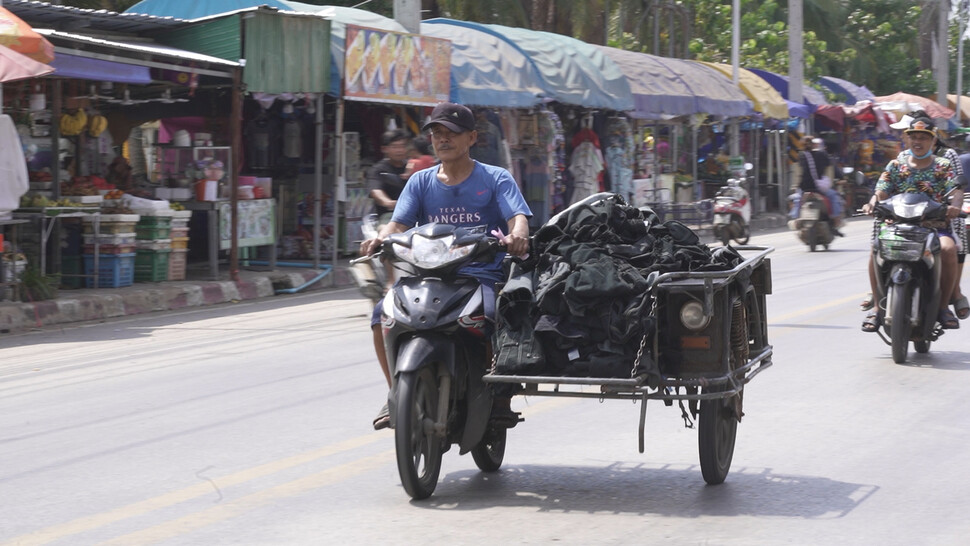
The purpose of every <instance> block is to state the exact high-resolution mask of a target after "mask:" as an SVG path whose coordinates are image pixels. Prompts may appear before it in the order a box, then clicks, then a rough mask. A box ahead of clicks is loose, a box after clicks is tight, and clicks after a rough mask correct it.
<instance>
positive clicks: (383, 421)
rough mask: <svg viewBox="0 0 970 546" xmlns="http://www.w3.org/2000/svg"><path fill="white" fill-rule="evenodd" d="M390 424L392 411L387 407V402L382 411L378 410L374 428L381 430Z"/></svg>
mask: <svg viewBox="0 0 970 546" xmlns="http://www.w3.org/2000/svg"><path fill="white" fill-rule="evenodd" d="M389 426H391V412H390V411H389V410H388V409H387V404H384V407H383V408H381V411H379V412H377V417H375V418H374V430H381V429H382V428H387V427H389Z"/></svg>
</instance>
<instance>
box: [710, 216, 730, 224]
mask: <svg viewBox="0 0 970 546" xmlns="http://www.w3.org/2000/svg"><path fill="white" fill-rule="evenodd" d="M714 223H715V224H730V223H731V215H730V214H715V215H714Z"/></svg>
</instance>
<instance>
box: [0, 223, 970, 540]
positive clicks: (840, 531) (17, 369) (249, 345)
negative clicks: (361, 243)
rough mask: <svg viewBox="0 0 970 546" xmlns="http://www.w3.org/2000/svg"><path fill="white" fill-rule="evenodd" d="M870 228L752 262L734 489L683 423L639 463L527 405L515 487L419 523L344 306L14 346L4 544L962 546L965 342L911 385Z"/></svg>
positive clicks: (460, 494) (427, 512) (359, 331)
mask: <svg viewBox="0 0 970 546" xmlns="http://www.w3.org/2000/svg"><path fill="white" fill-rule="evenodd" d="M870 226H871V224H870V223H869V222H868V221H866V220H862V219H860V220H857V221H853V222H852V223H850V225H849V226H848V227H847V228H846V229H845V231H846V233H847V236H846V237H845V238H844V239H839V240H837V241H835V243H834V245H833V248H832V250H831V251H829V252H817V253H814V254H812V253H809V252H808V251H807V249H806V247H805V246H803V245H800V244H798V243H797V241H796V240H795V237H794V236H793V235H792V234H791V233H787V232H778V233H766V234H756V236H755V237H754V238H753V242H754V243H757V244H769V245H773V246H775V247H776V248H777V251H776V252H775V253H774V254H773V255H772V270H773V279H774V293H773V294H772V295H771V296H769V299H768V308H769V338H770V341H771V343H773V344H774V346H775V358H774V362H775V364H774V366H773V367H772V368H770V369H768V370H767V371H765V372H764V373H762V374H761V375H759V376H758V377H757V378H756V379H755V380H754V381H752V383H751V384H750V385H749V387H748V389H747V390H746V393H745V414H746V415H745V418H744V420H743V422H742V423H741V425H740V427H739V432H738V440H737V448H736V451H735V455H734V464H733V467H732V470H731V474H730V475H729V476H728V478H727V481H726V483H725V484H723V485H720V486H707V485H705V484H704V482H703V480H702V478H701V475H700V469H699V468H698V463H697V447H696V432H695V431H694V430H690V429H686V428H684V426H683V422H682V420H681V418H680V412H679V409H678V408H677V407H676V406H674V407H670V408H668V407H664V406H663V404H661V403H653V402H652V403H651V404H652V405H651V406H649V409H648V410H647V429H646V435H647V446H646V452H645V453H643V454H640V453H638V451H637V418H638V410H639V408H638V406H635V405H633V404H632V403H630V402H624V401H605V402H602V403H601V402H599V401H597V400H587V399H583V400H577V399H558V398H524V399H521V398H519V399H516V400H515V407H516V409H520V410H521V411H523V412H524V416H525V417H526V422H525V423H522V424H520V425H519V426H518V427H517V428H516V429H514V430H512V431H511V432H510V434H509V447H508V451H507V453H506V458H505V465H504V466H503V468H502V470H501V471H499V472H498V473H495V474H489V475H485V474H482V473H480V472H479V471H478V470H477V468H476V467H475V465H474V462H473V461H472V459H471V457H470V456H459V455H458V454H457V453H456V450H452V451H451V452H448V453H446V454H445V458H444V464H443V468H442V475H441V481H440V483H439V485H438V488H437V490H436V492H435V495H434V496H433V497H431V498H430V499H428V500H427V501H423V502H410V501H409V500H408V498H407V496H406V495H405V493H404V491H403V490H402V488H401V486H400V481H399V478H398V476H397V469H396V466H395V464H394V451H393V437H392V433H391V432H389V431H381V432H375V431H373V430H371V429H370V420H371V418H372V417H373V415H374V414H375V413H376V411H377V409H378V408H379V407H380V405H381V403H382V400H383V397H384V395H385V394H386V387H385V385H384V381H383V378H382V376H381V374H380V372H379V371H378V368H377V365H376V363H375V362H374V359H373V356H372V349H371V347H370V335H369V332H368V330H367V316H368V313H369V305H368V304H367V302H366V301H365V300H363V299H361V298H359V297H358V295H357V293H356V292H355V291H353V290H343V291H333V292H325V293H314V294H306V295H296V296H290V297H278V298H273V299H271V300H268V301H258V302H246V303H240V304H235V305H232V304H227V305H226V306H222V307H217V308H206V309H196V310H193V311H187V312H179V313H170V314H162V315H154V316H150V317H144V316H143V317H139V318H131V319H125V320H119V321H114V322H108V323H104V324H95V325H83V326H78V327H72V328H65V329H62V330H60V329H58V330H48V331H43V332H32V333H26V334H23V335H13V336H9V335H8V336H4V337H0V461H2V463H3V464H2V465H0V499H2V503H3V509H2V510H0V544H21V545H27V544H61V545H67V544H70V545H74V544H102V543H103V544H123V545H132V544H164V545H196V544H206V545H212V544H234V545H249V544H253V545H257V544H258V545H263V544H266V545H275V544H349V543H357V544H372V543H378V541H380V542H388V541H390V542H392V543H395V544H429V543H443V544H444V543H448V544H480V543H483V542H485V541H489V542H490V543H499V544H546V543H550V542H556V543H560V544H634V543H635V544H645V543H649V544H725V545H730V544H739V545H740V544H744V545H751V544H769V545H771V544H840V545H845V544H860V545H868V544H880V545H895V544H899V545H903V544H905V545H910V544H934V545H940V544H943V545H945V544H954V545H955V544H961V545H962V544H965V543H966V541H967V539H966V537H967V536H970V520H968V519H967V518H966V514H967V513H970V498H968V496H967V495H966V491H967V490H970V472H967V470H966V469H967V466H968V462H967V460H968V459H967V458H968V446H970V417H968V416H970V396H967V392H968V390H970V386H968V381H970V375H968V372H970V340H968V337H967V336H966V334H965V332H966V329H968V328H970V322H965V323H964V330H960V331H957V332H952V333H948V334H946V335H945V336H944V337H943V338H942V339H941V340H940V341H939V342H937V343H935V344H934V345H933V347H932V350H931V352H930V353H929V354H927V355H915V354H914V353H912V352H911V353H910V354H911V362H910V363H909V364H908V365H896V364H894V363H893V362H892V358H891V355H890V349H889V347H888V346H886V345H885V344H883V343H882V342H881V341H880V340H879V339H878V338H877V337H876V336H875V335H874V334H866V333H862V332H860V330H859V324H860V322H861V319H862V317H863V315H862V313H860V312H859V311H858V310H857V309H858V307H857V305H858V301H859V300H860V299H861V298H862V297H863V295H864V294H865V292H866V291H867V287H866V277H865V260H866V256H867V252H868V237H869V234H870ZM964 286H970V284H968V283H964Z"/></svg>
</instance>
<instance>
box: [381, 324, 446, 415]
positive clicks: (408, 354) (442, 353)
mask: <svg viewBox="0 0 970 546" xmlns="http://www.w3.org/2000/svg"><path fill="white" fill-rule="evenodd" d="M431 366H434V369H432V373H433V374H434V375H435V376H437V375H438V374H439V373H440V372H441V371H442V370H447V372H448V373H449V374H451V377H454V376H455V342H454V340H452V339H450V338H448V337H446V336H442V335H434V334H430V335H429V334H423V335H417V336H414V337H411V338H409V339H406V340H404V341H403V342H402V343H401V344H400V345H399V346H398V352H397V359H396V363H395V366H394V370H393V373H394V382H393V384H392V386H391V392H390V393H389V394H388V395H387V409H388V410H389V413H390V416H391V428H397V400H398V381H397V378H398V376H400V375H401V374H402V373H409V372H416V371H418V370H420V369H421V368H425V367H431ZM439 385H440V382H439Z"/></svg>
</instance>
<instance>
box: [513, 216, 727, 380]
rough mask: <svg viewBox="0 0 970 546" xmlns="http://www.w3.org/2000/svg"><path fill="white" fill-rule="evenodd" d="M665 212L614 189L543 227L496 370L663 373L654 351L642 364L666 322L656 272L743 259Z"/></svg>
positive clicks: (518, 288) (517, 280)
mask: <svg viewBox="0 0 970 546" xmlns="http://www.w3.org/2000/svg"><path fill="white" fill-rule="evenodd" d="M656 220H657V218H656V215H655V214H653V212H652V211H650V210H649V209H645V210H641V209H637V208H634V207H631V206H628V205H626V204H625V203H624V202H623V201H622V199H620V198H619V197H614V198H611V199H607V200H605V201H600V202H598V203H594V204H593V205H586V206H580V207H575V208H572V209H569V210H567V212H566V213H565V214H564V215H562V216H560V217H559V218H558V219H557V220H556V221H555V222H554V223H551V224H547V225H545V226H543V227H542V228H541V229H539V231H538V232H537V233H536V234H535V237H534V240H533V250H534V256H535V258H533V260H532V262H531V264H528V265H527V266H526V267H524V268H521V269H520V271H518V274H515V275H514V277H513V279H512V280H510V282H509V283H508V284H507V285H506V286H505V288H504V289H503V290H502V291H501V292H500V294H499V299H498V329H497V334H496V337H497V339H496V351H497V359H496V366H495V373H499V374H511V375H548V376H575V377H631V376H635V375H640V374H647V375H648V376H651V375H653V376H657V377H659V372H658V368H657V366H656V363H655V362H653V361H652V356H651V355H650V354H649V351H647V350H645V351H644V356H643V357H642V358H641V362H640V368H639V369H636V370H634V369H633V366H634V362H635V361H636V354H637V350H638V349H639V347H640V342H641V340H642V338H643V336H644V334H645V333H652V332H653V330H654V327H655V324H656V322H655V321H656V317H655V316H653V315H652V314H651V305H652V295H651V292H650V288H651V286H652V284H653V282H654V280H655V278H656V277H657V276H658V275H660V274H663V273H667V272H671V271H714V270H727V269H731V268H733V267H734V266H736V265H737V264H738V263H740V261H741V257H740V255H739V254H738V253H737V252H736V251H734V250H733V249H730V248H725V249H718V252H716V253H715V252H712V251H711V250H710V249H709V248H708V247H707V246H706V245H703V244H700V241H699V239H698V238H697V235H696V234H695V233H694V232H693V231H691V230H690V229H689V228H687V227H686V226H684V225H683V224H681V223H680V222H676V221H670V222H666V223H662V224H657V223H656ZM530 281H531V282H530ZM651 345H652V343H648V344H647V348H648V349H649V347H650V346H651Z"/></svg>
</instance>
